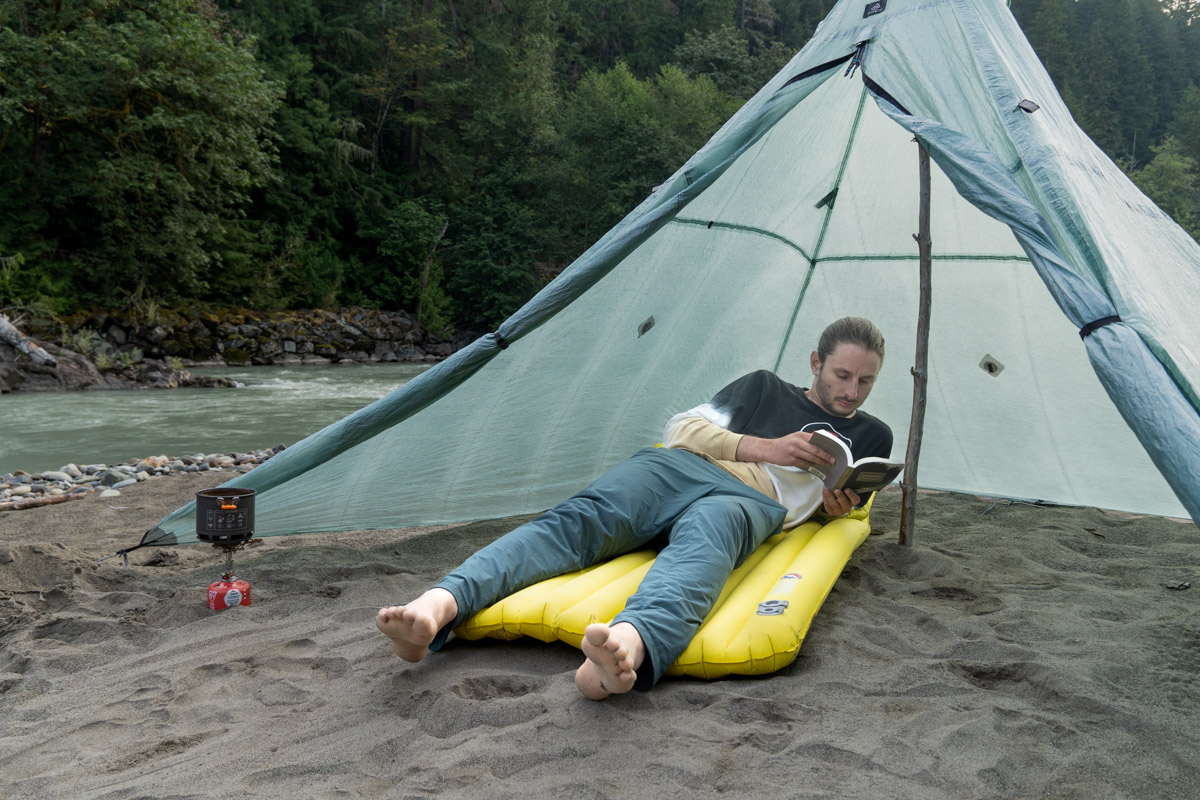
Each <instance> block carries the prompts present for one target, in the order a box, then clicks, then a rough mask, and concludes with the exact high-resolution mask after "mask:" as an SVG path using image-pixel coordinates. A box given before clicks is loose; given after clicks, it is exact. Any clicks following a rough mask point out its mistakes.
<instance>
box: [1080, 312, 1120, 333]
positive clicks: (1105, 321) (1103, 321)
mask: <svg viewBox="0 0 1200 800" xmlns="http://www.w3.org/2000/svg"><path fill="white" fill-rule="evenodd" d="M1120 321H1121V317H1120V316H1118V315H1117V314H1113V315H1112V316H1111V317H1101V318H1100V319H1097V320H1092V321H1091V322H1089V323H1088V324H1087V325H1084V326H1083V327H1082V328H1080V329H1079V338H1080V339H1086V338H1087V337H1088V336H1089V335H1090V334H1091V333H1092V332H1093V331H1095V330H1098V329H1099V328H1103V327H1104V326H1105V325H1112V324H1113V323H1114V322H1120Z"/></svg>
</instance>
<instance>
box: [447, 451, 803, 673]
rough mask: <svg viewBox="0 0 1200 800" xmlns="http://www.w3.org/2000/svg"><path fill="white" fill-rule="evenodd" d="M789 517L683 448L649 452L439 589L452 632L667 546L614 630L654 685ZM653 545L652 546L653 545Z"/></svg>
mask: <svg viewBox="0 0 1200 800" xmlns="http://www.w3.org/2000/svg"><path fill="white" fill-rule="evenodd" d="M786 513H787V510H786V509H785V508H784V507H783V506H781V505H780V504H779V503H777V502H775V501H774V500H772V499H771V498H769V497H767V496H766V495H764V494H762V493H761V492H759V491H757V490H755V489H751V488H750V487H749V486H747V485H746V484H744V483H742V482H741V481H739V480H738V479H737V478H734V477H733V476H732V475H730V474H729V473H727V472H725V471H724V470H722V469H721V468H720V467H717V466H716V465H715V464H711V463H709V462H708V461H705V460H704V459H703V458H701V457H700V456H697V455H695V454H693V453H689V452H686V451H684V450H668V449H664V448H653V447H651V448H646V449H644V450H640V451H638V452H637V453H635V454H634V455H633V456H631V457H630V458H628V459H627V460H625V461H623V462H621V463H620V464H618V465H617V466H615V467H613V468H612V469H610V470H609V471H608V472H606V473H604V474H603V475H601V476H600V477H599V478H597V479H596V481H595V482H594V483H592V484H591V485H590V486H588V487H587V488H586V489H584V490H583V491H581V492H580V493H579V494H576V495H575V496H574V497H571V498H570V499H568V500H566V501H564V502H562V503H560V504H559V505H557V506H555V507H554V508H552V509H550V510H549V511H547V512H545V513H544V514H541V515H540V516H538V517H537V518H535V519H532V520H530V521H529V522H527V523H525V524H524V525H522V526H521V527H519V528H517V529H516V530H513V531H511V532H510V533H508V534H505V535H504V536H502V537H500V538H499V539H497V540H496V541H494V542H492V543H491V544H490V545H488V546H487V547H484V548H483V549H481V550H479V551H478V552H476V553H475V554H474V555H472V556H471V557H470V558H468V559H467V560H466V561H464V562H463V563H462V565H461V566H460V567H459V568H458V569H456V570H454V571H453V572H451V573H450V574H449V575H447V576H446V577H445V578H444V579H442V581H441V582H440V583H439V584H438V586H439V587H441V588H443V589H446V590H448V591H449V592H450V593H451V594H453V595H454V599H455V600H457V601H458V617H457V618H456V619H455V620H454V622H453V623H451V624H450V625H448V626H446V628H444V629H443V630H441V631H439V632H438V635H437V638H435V639H434V641H433V643H432V644H431V645H430V649H432V650H437V649H439V648H440V647H441V646H442V645H443V644H444V643H445V641H446V637H447V636H448V635H449V632H450V629H451V628H453V627H455V626H457V625H460V624H462V623H463V622H464V621H465V620H466V619H467V618H468V617H470V616H472V615H473V614H475V613H476V612H478V611H480V610H482V609H484V608H487V607H488V606H490V605H492V604H493V603H496V602H497V601H499V600H501V599H503V598H505V597H508V596H509V595H510V594H513V593H514V592H517V591H519V590H521V589H524V588H525V587H526V586H531V585H533V584H535V583H538V582H539V581H543V580H546V579H547V578H552V577H554V576H556V575H562V574H563V573H566V572H573V571H575V570H579V569H583V568H584V567H588V566H591V565H592V564H595V563H597V562H599V561H605V560H608V559H611V558H613V557H615V556H618V555H621V554H622V553H628V552H630V551H632V550H637V549H639V548H642V547H646V546H647V545H651V544H652V543H653V544H654V545H664V546H662V549H661V550H660V552H659V554H658V557H657V558H656V560H655V562H654V565H653V566H652V567H651V568H650V571H649V572H648V573H646V577H645V578H643V579H642V583H641V585H640V586H639V587H638V590H637V592H636V593H635V594H634V595H633V596H632V597H630V598H629V602H628V603H627V604H626V606H625V609H624V610H623V611H622V612H621V613H620V614H618V615H617V617H616V619H614V620H613V622H629V623H632V624H633V626H634V627H635V628H637V631H638V633H639V634H640V635H641V637H642V641H643V642H645V645H646V660H645V662H643V664H642V665H641V667H640V668H639V669H638V680H637V684H636V685H635V688H637V689H641V690H646V689H649V688H650V687H651V686H653V685H654V684H656V683H657V682H658V680H659V679H660V678H661V677H662V675H663V673H664V672H665V671H666V669H667V667H669V666H670V665H671V664H672V662H674V661H675V659H676V658H677V657H678V656H679V654H680V653H682V652H683V651H684V649H685V648H686V647H687V646H688V643H689V642H691V640H692V636H693V635H695V633H696V630H697V628H699V627H700V623H701V622H703V621H704V617H705V616H706V615H707V614H708V612H709V611H710V610H711V609H712V607H713V604H714V603H716V601H717V597H718V596H720V593H721V589H722V588H723V587H724V586H725V582H726V581H727V580H728V578H729V574H730V573H731V572H733V570H734V569H735V568H736V567H737V566H738V565H740V564H741V563H742V562H743V561H745V560H746V557H747V556H749V555H750V554H751V553H753V552H754V551H755V549H757V548H758V546H759V545H760V544H762V543H763V541H764V540H766V539H767V538H768V537H770V536H772V535H773V534H775V533H778V532H779V530H780V528H781V526H782V525H783V519H784V516H785V515H786ZM656 540H657V541H656Z"/></svg>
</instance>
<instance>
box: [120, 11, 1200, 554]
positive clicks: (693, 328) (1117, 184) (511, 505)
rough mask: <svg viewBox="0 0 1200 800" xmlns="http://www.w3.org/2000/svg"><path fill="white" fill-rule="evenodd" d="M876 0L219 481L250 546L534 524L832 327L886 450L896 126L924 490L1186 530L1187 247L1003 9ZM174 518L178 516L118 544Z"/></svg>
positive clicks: (899, 278) (1195, 502)
mask: <svg viewBox="0 0 1200 800" xmlns="http://www.w3.org/2000/svg"><path fill="white" fill-rule="evenodd" d="M880 5H881V4H879V3H866V2H864V0H841V2H839V3H838V4H837V5H836V6H835V7H834V8H833V10H832V11H831V12H830V14H829V16H828V17H827V18H826V20H825V21H824V22H823V23H822V24H821V25H820V26H819V27H818V29H817V31H816V33H815V34H814V35H813V38H812V40H811V41H810V42H809V43H808V44H807V45H806V46H805V47H804V49H803V50H802V51H801V52H800V53H798V54H797V55H796V56H795V57H794V58H793V59H792V61H791V62H790V63H789V64H788V65H787V67H785V68H784V69H783V70H782V71H781V72H780V73H779V74H778V75H777V76H776V77H775V78H774V79H772V80H771V81H770V82H769V83H768V84H767V86H765V87H764V88H763V89H762V90H761V91H760V92H759V93H758V94H757V95H755V97H753V98H752V99H751V100H750V101H748V102H747V103H746V104H745V105H744V106H743V107H742V108H741V109H740V110H739V111H738V112H737V113H736V114H734V115H733V117H731V118H730V119H729V120H728V121H727V122H726V124H725V125H724V126H722V128H721V129H720V130H719V131H718V132H717V133H716V134H715V135H714V136H713V137H712V139H711V140H710V141H709V142H708V143H707V144H706V145H705V146H704V147H703V148H702V149H701V150H700V151H699V152H697V153H696V154H695V155H694V156H693V157H692V158H691V159H690V160H689V161H688V162H687V163H686V164H685V165H684V166H683V167H681V168H680V169H679V170H678V171H677V172H676V173H675V174H674V175H673V176H671V177H670V178H669V179H668V180H667V181H666V182H665V183H663V184H662V185H661V186H660V187H658V188H657V189H656V191H655V192H654V193H652V194H651V195H650V197H648V198H647V199H646V200H645V201H643V202H642V203H641V204H640V205H639V206H638V207H637V208H636V209H634V210H633V211H632V212H631V213H630V214H629V215H628V216H627V217H626V218H625V219H624V220H622V221H621V222H620V223H619V224H618V225H617V226H616V227H614V228H613V229H612V230H611V231H609V232H608V233H607V234H605V236H604V237H603V238H601V239H600V240H599V241H598V242H596V244H595V245H593V246H592V247H591V248H590V249H589V250H588V251H587V252H586V253H584V254H583V255H582V256H581V257H580V258H579V259H578V260H577V261H576V262H575V263H574V264H572V265H571V267H570V268H569V269H567V270H566V271H565V272H564V273H563V274H562V275H561V276H559V278H558V279H556V280H555V281H553V282H552V283H551V284H549V285H548V286H547V287H546V288H545V289H544V290H543V291H542V292H540V293H539V294H538V295H537V296H536V297H534V298H533V299H532V300H531V301H530V302H529V303H527V304H526V305H525V306H524V307H523V308H521V309H520V310H519V311H518V312H517V313H516V314H514V315H513V316H512V317H511V318H509V319H508V320H506V321H505V322H504V323H503V324H502V325H501V326H500V327H499V329H498V330H497V331H496V332H494V333H490V334H487V335H486V336H483V337H481V338H480V339H479V340H477V341H476V342H474V343H473V344H472V345H470V346H468V347H467V348H465V349H463V350H462V351H460V352H458V353H456V354H455V355H454V356H452V357H451V358H449V359H447V360H446V361H444V362H442V363H441V364H439V365H437V366H436V367H434V368H433V369H431V370H429V371H427V372H425V373H423V374H422V375H421V376H419V377H418V378H417V379H415V380H413V381H412V382H410V383H409V384H407V385H405V386H403V387H401V388H400V389H398V390H396V392H394V393H393V394H391V395H389V396H387V397H384V398H382V399H380V400H379V401H377V402H376V403H374V404H372V405H370V406H368V407H366V408H364V409H362V410H360V411H358V412H356V413H354V414H352V415H350V416H348V417H347V418H345V419H343V420H341V421H339V422H337V423H335V424H333V425H330V426H329V427H327V428H325V429H324V430H321V431H319V432H317V433H315V434H313V435H312V436H310V437H308V438H307V439H305V440H303V441H302V442H300V443H299V444H297V445H295V446H293V447H291V448H289V449H287V450H285V451H283V452H282V453H280V454H279V455H277V456H275V457H274V458H272V459H271V460H270V461H268V462H266V463H265V464H262V465H261V466H259V467H257V468H256V469H254V470H253V471H252V472H249V473H247V474H245V475H243V476H240V477H238V478H237V479H235V480H233V481H231V482H230V483H229V484H227V485H230V486H240V487H244V488H252V489H256V490H257V491H258V498H257V502H256V517H257V528H256V534H257V535H262V536H269V535H278V534H285V533H303V532H315V531H333V530H353V529H373V528H395V527H402V526H410V525H429V524H440V523H447V522H456V521H465V520H472V519H483V518H494V517H501V516H509V515H514V514H520V513H528V512H533V511H538V510H541V509H543V508H546V507H548V506H550V505H552V504H554V503H555V502H557V501H559V500H561V499H563V498H564V497H566V496H568V495H569V494H571V493H572V492H574V491H577V490H578V489H580V488H582V487H583V486H585V485H586V484H587V483H588V482H589V481H590V480H591V479H592V478H593V477H595V476H596V475H597V474H599V473H600V472H601V471H602V470H604V469H606V468H607V467H610V466H612V465H613V464H614V463H616V462H618V461H620V460H621V459H623V458H625V457H627V456H628V455H630V454H631V453H633V452H634V451H636V450H637V449H638V448H640V447H642V446H645V445H646V444H650V443H653V442H655V441H658V440H659V437H660V436H661V430H662V426H663V424H664V423H665V421H666V420H667V419H668V418H669V417H670V416H671V414H672V413H674V412H676V411H678V410H679V409H682V408H689V407H692V406H694V405H697V404H698V403H700V402H704V401H705V400H707V399H709V398H710V397H711V396H712V395H713V394H714V393H715V392H716V391H717V390H718V389H719V388H721V387H722V386H723V385H725V384H726V383H727V382H729V381H730V380H732V379H734V378H736V377H738V376H740V375H742V374H744V373H746V372H749V371H751V370H755V369H763V368H765V369H771V370H774V371H775V372H777V373H778V374H780V375H781V376H782V377H783V378H785V379H787V380H790V381H792V382H794V383H797V384H800V385H807V381H808V378H809V372H808V366H807V364H808V355H809V353H810V351H811V349H812V348H813V346H814V344H815V342H816V338H817V336H818V335H819V333H820V331H821V330H822V329H823V328H824V326H825V325H826V324H827V323H828V322H830V321H831V320H833V319H836V318H837V317H841V316H845V315H858V316H865V317H868V318H870V319H872V320H874V321H875V323H876V324H877V325H878V326H879V327H880V329H881V330H882V331H883V333H884V335H885V337H886V338H887V342H888V356H887V359H886V360H885V365H884V368H883V371H882V373H881V375H880V378H879V380H878V381H877V383H876V386H875V388H874V390H873V394H872V396H871V398H870V400H869V408H870V410H871V411H872V413H874V414H876V415H877V416H879V417H881V418H882V419H884V420H885V421H886V422H887V423H888V424H889V425H891V426H892V428H893V430H894V431H895V433H896V441H897V442H898V443H901V442H904V441H905V440H906V435H907V428H908V421H909V417H910V412H911V403H912V399H911V398H912V382H911V377H910V375H909V374H908V369H907V368H906V366H905V365H906V364H908V363H911V357H912V356H911V354H912V353H913V352H914V349H915V338H916V334H915V327H916V323H915V320H916V303H917V290H918V285H917V284H918V278H917V248H916V243H915V242H914V241H913V233H914V231H915V229H916V224H917V207H916V206H917V194H918V186H917V146H916V144H914V142H913V139H914V137H915V138H916V139H917V140H919V141H920V142H921V143H922V144H923V145H924V146H925V147H926V148H927V149H928V150H929V152H930V155H931V158H932V161H933V167H934V168H933V189H932V195H933V197H932V219H931V227H932V241H933V248H934V262H933V273H934V277H933V309H932V319H931V330H930V345H929V346H930V354H929V390H928V396H929V400H928V406H927V410H926V417H925V434H924V438H923V443H922V451H921V469H920V480H921V485H922V486H924V487H928V488H936V489H945V490H952V491H960V492H970V493H975V494H981V495H987V496H996V497H1002V498H1013V499H1035V500H1043V501H1049V502H1055V503H1063V504H1078V505H1090V506H1099V507H1103V508H1111V509H1119V510H1125V511H1131V512H1139V513H1152V514H1163V515H1170V516H1184V515H1190V516H1191V517H1192V519H1193V520H1200V413H1198V409H1200V399H1198V398H1200V392H1198V387H1200V362H1198V361H1197V357H1196V355H1195V353H1194V351H1193V349H1192V348H1196V347H1197V342H1200V322H1198V320H1197V316H1196V315H1195V314H1194V311H1193V309H1194V308H1195V307H1197V305H1200V245H1197V243H1196V242H1195V241H1194V240H1192V239H1191V238H1190V237H1189V236H1188V235H1187V234H1186V233H1185V232H1184V231H1182V230H1181V229H1180V228H1179V227H1178V226H1177V225H1175V224H1174V223H1173V222H1172V221H1171V220H1170V219H1169V218H1168V217H1167V216H1166V215H1165V214H1164V213H1163V212H1161V211H1160V210H1159V209H1158V208H1157V207H1156V206H1154V204H1153V203H1151V202H1150V201H1149V200H1148V199H1147V198H1146V197H1144V196H1143V195H1142V194H1141V193H1140V192H1139V191H1138V190H1137V189H1136V187H1134V186H1133V184H1132V183H1131V182H1130V181H1129V180H1128V179H1127V178H1126V177H1125V176H1124V175H1123V174H1122V172H1121V171H1120V170H1119V169H1118V168H1117V167H1116V166H1115V165H1114V164H1112V162H1111V161H1109V160H1108V159H1107V158H1106V157H1105V156H1104V155H1103V153H1102V152H1101V151H1100V150H1099V149H1098V148H1097V147H1096V146H1095V145H1094V144H1093V143H1092V142H1091V141H1090V140H1089V139H1088V138H1087V137H1086V136H1085V135H1084V134H1083V132H1082V131H1080V129H1079V128H1078V126H1076V124H1075V123H1074V121H1073V120H1072V119H1071V117H1070V114H1069V113H1068V111H1067V109H1066V107H1065V105H1064V104H1063V102H1062V100H1061V98H1059V96H1058V94H1057V92H1056V91H1055V89H1054V86H1053V84H1052V82H1051V81H1050V78H1049V77H1048V76H1047V74H1046V73H1045V71H1044V69H1043V68H1042V66H1041V65H1040V63H1039V62H1038V60H1037V57H1036V55H1035V54H1034V52H1033V50H1032V49H1031V48H1030V46H1029V44H1028V42H1027V41H1026V40H1025V38H1024V36H1023V35H1022V33H1021V31H1020V29H1019V28H1018V26H1017V24H1016V21H1015V20H1014V19H1013V17H1012V15H1011V14H1010V13H1009V11H1008V10H1007V8H1006V7H1005V6H1004V4H1003V3H1002V2H1000V0H890V2H888V3H887V4H886V5H885V6H883V10H882V11H880V12H878V13H871V14H868V11H869V10H870V9H871V8H878V7H879V6H880ZM864 43H865V45H864ZM860 45H861V47H860ZM856 53H857V54H858V55H859V56H861V58H858V57H855V54H856ZM1026 99H1028V100H1032V101H1034V102H1035V103H1036V104H1037V105H1038V106H1039V107H1040V108H1039V110H1037V111H1036V112H1034V113H1026V112H1025V111H1023V110H1020V109H1018V107H1017V104H1018V103H1019V102H1021V101H1022V100H1026ZM1101 321H1103V324H1100V325H1099V327H1096V328H1095V329H1094V330H1092V331H1091V332H1089V333H1088V334H1087V335H1086V336H1081V334H1080V331H1081V329H1084V328H1086V327H1088V326H1090V325H1093V324H1099V323H1100V322H1101ZM651 323H653V324H651ZM989 365H990V368H988V367H989ZM899 446H901V447H902V445H899ZM194 527H195V519H194V508H193V506H192V505H188V506H184V507H183V508H181V509H179V510H177V511H176V512H174V513H172V514H171V515H168V516H167V517H166V518H165V519H164V520H162V522H160V523H159V525H158V526H157V527H156V528H154V529H152V530H151V531H150V532H148V533H147V534H146V536H145V537H144V538H143V544H165V543H174V542H188V541H194V540H195V532H194Z"/></svg>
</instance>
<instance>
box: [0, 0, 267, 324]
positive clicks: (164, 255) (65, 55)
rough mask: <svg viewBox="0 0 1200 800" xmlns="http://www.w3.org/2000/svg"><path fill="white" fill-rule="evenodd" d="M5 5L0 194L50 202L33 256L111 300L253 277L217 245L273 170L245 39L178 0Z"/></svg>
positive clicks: (262, 99) (227, 287)
mask: <svg viewBox="0 0 1200 800" xmlns="http://www.w3.org/2000/svg"><path fill="white" fill-rule="evenodd" d="M0 8H2V11H0V14H2V15H3V18H4V19H5V20H7V21H8V24H7V25H5V27H4V28H3V29H2V30H0V53H3V56H2V60H0V74H3V76H4V79H3V80H4V83H3V89H4V91H3V92H0V122H2V123H3V124H4V125H5V126H6V136H5V138H4V149H3V151H0V152H3V155H4V156H5V157H4V159H3V161H0V171H2V172H0V174H2V175H3V179H4V180H3V187H4V191H3V196H2V198H0V199H3V201H4V203H5V204H6V205H7V204H8V203H11V202H14V201H15V200H16V199H17V196H18V195H19V196H20V197H21V198H22V199H23V200H24V201H25V204H28V203H29V202H30V201H32V203H33V204H34V205H35V207H37V208H39V209H41V210H42V212H43V214H44V215H45V216H44V217H43V219H44V220H45V223H44V225H41V226H40V228H41V229H40V230H39V231H38V232H37V237H36V239H34V241H33V242H32V245H33V246H32V247H31V248H30V249H31V251H34V250H36V249H38V248H37V240H38V239H41V240H46V239H53V240H54V241H55V242H56V243H57V244H56V247H55V248H54V250H52V251H43V252H41V253H40V254H39V255H38V256H37V260H38V262H39V266H41V267H43V268H45V269H46V271H47V272H48V273H49V274H51V275H55V276H60V277H62V278H65V279H68V280H70V281H71V284H72V286H73V287H75V289H76V290H77V291H79V292H80V293H81V294H83V295H84V296H85V297H88V298H92V299H95V300H101V301H107V302H112V301H114V300H116V299H118V298H119V297H120V296H121V294H122V293H125V294H132V293H135V292H138V291H145V290H146V288H147V287H151V286H152V287H153V292H155V293H162V294H164V295H165V296H167V297H172V296H176V297H177V296H212V295H214V294H215V295H217V296H221V295H224V294H226V293H228V292H230V291H233V292H236V291H238V289H239V288H241V285H249V283H250V281H252V279H253V276H249V275H240V274H230V272H229V271H228V270H227V269H225V268H224V265H223V264H222V263H221V260H220V258H219V257H218V256H217V254H216V252H215V251H216V250H218V249H219V246H220V244H221V242H222V240H223V239H224V238H225V237H226V236H227V235H228V234H229V232H230V230H231V229H232V228H233V227H234V224H235V219H236V214H237V211H238V209H239V208H240V206H241V205H242V204H243V203H244V202H245V201H246V199H247V193H248V191H249V190H250V189H251V188H253V187H255V186H258V185H262V184H263V183H264V182H266V181H267V180H268V179H269V178H270V176H271V162H272V154H271V150H270V148H269V147H268V146H267V142H266V139H267V135H268V131H267V125H268V121H269V118H270V114H271V111H272V110H273V109H274V107H275V104H276V102H277V94H278V92H277V89H276V87H275V85H274V84H272V83H270V82H268V81H265V80H264V79H263V75H262V73H261V71H260V70H259V69H258V67H257V65H256V64H255V61H254V53H253V49H252V46H251V43H250V42H248V41H246V40H239V39H237V38H236V37H234V36H233V35H232V34H231V33H229V32H228V31H226V30H224V29H223V28H222V25H221V20H220V19H219V18H218V17H217V16H215V15H214V14H212V13H211V12H210V13H206V8H205V7H204V6H197V5H196V4H195V3H193V2H188V0H160V1H159V2H156V3H153V4H147V5H142V4H137V3H133V2H127V1H126V0H85V2H80V3H74V4H71V5H69V6H65V7H59V6H51V5H49V4H42V3H17V2H7V3H5V4H4V5H3V6H2V7H0ZM25 227H29V226H28V225H26V226H25ZM31 233H32V231H27V232H26V233H25V235H26V236H30V234H31ZM18 235H20V234H18ZM19 246H21V247H22V249H25V246H24V243H21V244H20V245H19ZM218 276H219V277H220V281H219V282H217V281H216V280H215V279H216V278H217V277H218Z"/></svg>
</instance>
